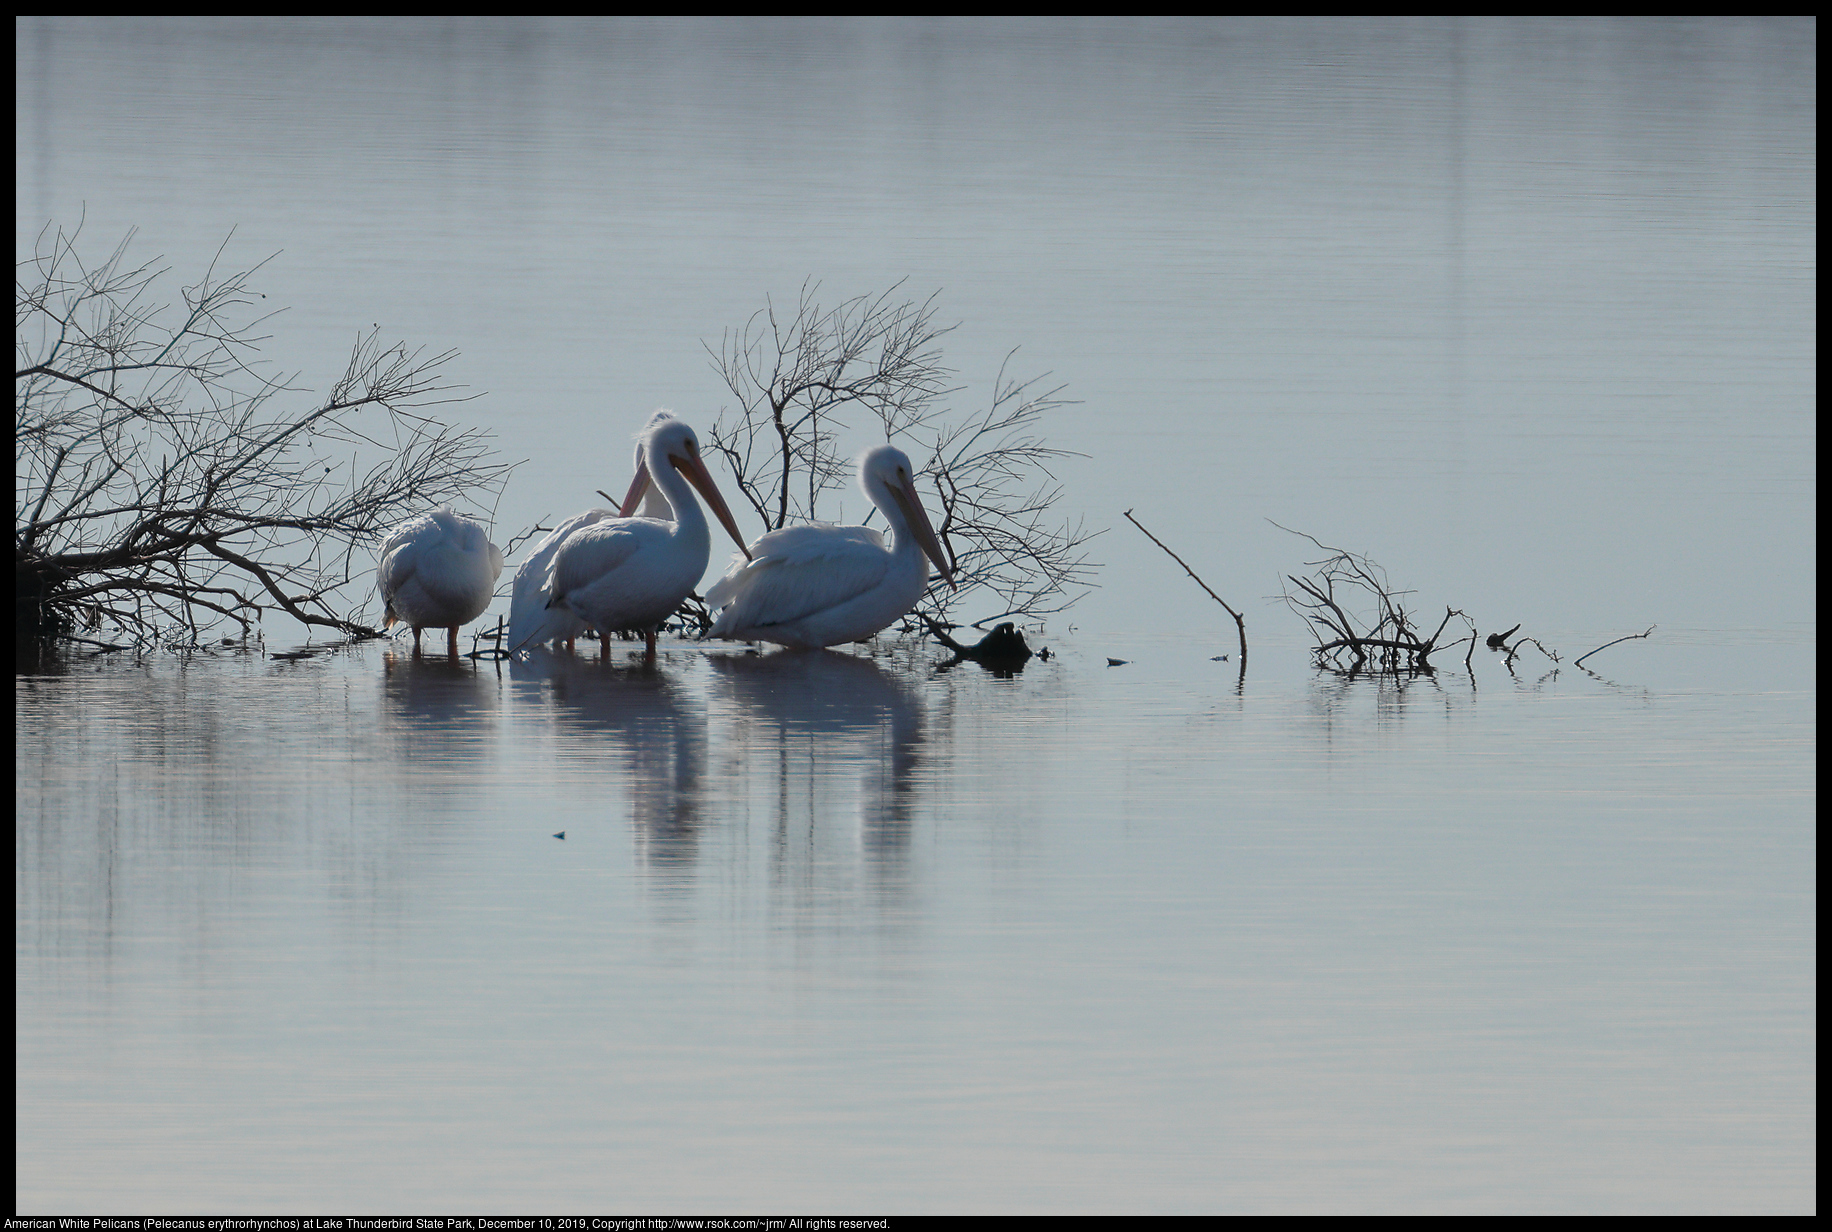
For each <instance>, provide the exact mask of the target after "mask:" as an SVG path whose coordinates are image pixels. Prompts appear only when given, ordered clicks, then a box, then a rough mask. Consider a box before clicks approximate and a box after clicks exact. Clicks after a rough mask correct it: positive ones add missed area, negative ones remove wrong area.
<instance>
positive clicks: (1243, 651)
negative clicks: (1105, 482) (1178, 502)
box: [1125, 509, 1247, 671]
mask: <svg viewBox="0 0 1832 1232" xmlns="http://www.w3.org/2000/svg"><path fill="white" fill-rule="evenodd" d="M1125 517H1126V520H1127V521H1128V522H1131V523H1132V524H1133V525H1134V526H1136V527H1138V528H1139V529H1140V530H1141V531H1144V533H1145V537H1146V538H1147V539H1149V540H1151V541H1152V542H1153V543H1155V544H1157V545H1158V546H1159V547H1160V548H1163V550H1164V554H1165V555H1166V556H1168V557H1170V558H1171V559H1172V560H1174V561H1176V562H1177V563H1178V564H1179V565H1183V571H1184V572H1185V573H1187V574H1189V575H1190V577H1192V578H1195V581H1196V585H1198V586H1200V587H1202V589H1204V590H1205V591H1208V595H1209V598H1211V599H1213V600H1215V602H1217V603H1219V604H1221V606H1222V608H1223V609H1224V610H1225V611H1226V612H1227V613H1228V615H1230V616H1232V617H1233V618H1234V626H1235V628H1236V629H1237V630H1239V632H1240V663H1241V669H1242V670H1243V671H1244V670H1245V669H1246V666H1247V622H1246V620H1245V618H1243V617H1242V616H1241V614H1240V613H1239V612H1237V611H1235V610H1234V609H1233V608H1232V607H1229V606H1228V601H1227V600H1226V599H1224V598H1222V597H1221V596H1220V595H1218V594H1216V593H1215V592H1214V591H1213V590H1211V589H1210V588H1209V584H1208V583H1207V582H1205V581H1203V580H1202V579H1201V578H1199V577H1196V571H1195V570H1194V569H1192V568H1190V567H1189V565H1187V564H1185V563H1184V560H1183V558H1182V557H1181V556H1179V555H1177V554H1176V553H1175V552H1173V551H1171V550H1170V549H1169V548H1167V547H1164V541H1163V540H1162V539H1159V538H1158V537H1157V536H1156V535H1154V534H1152V533H1151V532H1150V531H1148V530H1145V525H1144V523H1142V522H1140V521H1139V520H1138V519H1137V518H1135V517H1133V516H1132V510H1130V509H1128V510H1126V511H1125Z"/></svg>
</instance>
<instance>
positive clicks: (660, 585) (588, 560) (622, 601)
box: [510, 416, 744, 659]
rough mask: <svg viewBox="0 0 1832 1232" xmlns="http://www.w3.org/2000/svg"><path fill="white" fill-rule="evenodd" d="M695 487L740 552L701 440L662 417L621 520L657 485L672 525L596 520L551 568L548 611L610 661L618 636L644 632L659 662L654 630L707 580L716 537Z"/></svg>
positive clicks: (568, 541)
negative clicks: (584, 632) (582, 630)
mask: <svg viewBox="0 0 1832 1232" xmlns="http://www.w3.org/2000/svg"><path fill="white" fill-rule="evenodd" d="M690 482H691V483H692V484H693V487H695V488H698V489H699V490H700V494H701V495H702V496H704V497H705V498H706V503H707V504H708V505H710V506H711V507H712V511H713V513H714V514H715V515H717V517H718V519H719V521H720V523H721V524H723V525H724V527H725V529H726V532H727V533H729V534H730V535H731V537H732V540H733V541H734V542H736V543H737V544H738V545H739V546H740V547H742V546H743V544H744V536H743V535H741V534H739V532H738V524H737V523H736V522H734V521H733V520H732V514H731V510H730V509H728V508H726V506H725V498H724V497H722V496H720V495H719V489H718V486H717V485H716V484H714V483H713V481H712V475H711V474H710V473H708V471H707V470H706V464H705V463H704V462H702V461H701V460H700V441H699V438H698V437H696V436H695V435H694V434H693V429H692V428H690V427H688V426H687V425H686V424H685V423H682V422H681V421H680V420H678V419H675V418H673V417H672V416H669V417H666V418H663V417H661V416H656V417H655V418H653V419H651V420H650V421H649V425H648V426H647V427H646V428H644V429H643V435H642V465H641V466H639V467H638V468H637V471H636V478H635V480H634V481H632V482H631V484H630V491H629V495H627V496H625V497H624V499H623V505H622V507H621V509H620V510H619V513H620V514H625V515H627V514H628V512H629V511H630V510H633V509H635V508H636V506H637V504H638V503H639V502H640V501H641V500H642V498H643V495H644V494H645V493H646V491H647V490H648V487H649V485H651V484H653V485H654V486H655V487H656V488H658V489H660V491H661V494H662V497H663V499H665V500H666V501H667V502H668V506H669V508H670V509H671V510H672V512H673V514H674V518H673V520H672V521H665V520H661V519H657V518H633V517H628V516H620V517H615V518H598V519H596V520H593V521H590V522H588V523H585V524H583V525H579V526H577V527H575V528H574V529H573V530H572V532H571V533H570V534H568V535H566V536H565V538H564V539H563V540H562V541H561V542H560V543H559V545H558V546H557V547H556V548H555V549H554V551H553V555H552V557H551V558H550V560H549V561H548V566H547V578H546V582H545V584H544V586H543V588H542V590H543V592H544V594H545V604H544V606H545V607H546V609H547V610H548V611H549V612H551V611H552V610H553V609H556V608H563V609H565V610H566V611H569V612H571V613H572V615H573V616H575V617H576V618H577V619H578V620H580V621H582V622H583V625H589V626H590V627H591V628H593V629H596V630H597V631H598V637H599V640H600V642H601V644H602V646H603V649H604V653H605V654H606V655H609V654H610V652H611V634H612V633H613V632H614V631H616V630H618V629H641V630H642V631H643V641H644V651H645V657H646V658H649V659H653V658H654V657H655V627H656V626H657V625H659V624H661V622H662V621H664V620H666V619H668V617H670V616H672V615H673V614H674V611H675V609H676V608H678V607H680V605H681V600H683V599H685V598H686V597H687V596H688V595H690V594H692V593H693V588H694V587H695V586H696V585H697V584H698V583H699V581H700V576H701V575H702V574H704V573H705V572H706V558H707V556H708V554H709V553H710V552H711V550H712V536H711V534H710V532H709V531H708V530H707V526H706V515H705V514H703V513H701V512H700V506H699V503H698V502H697V501H695V500H694V499H693V491H692V489H691V488H689V487H688V486H687V485H688V484H689V483H690ZM582 516H585V515H582ZM556 533H557V532H556ZM543 627H545V626H543ZM581 627H583V626H581ZM537 633H538V630H537ZM535 635H536V634H531V635H530V636H531V637H532V636H535ZM525 644H532V642H528V643H516V644H514V645H512V646H511V647H510V649H511V650H512V651H514V650H520V649H522V648H523V645H525Z"/></svg>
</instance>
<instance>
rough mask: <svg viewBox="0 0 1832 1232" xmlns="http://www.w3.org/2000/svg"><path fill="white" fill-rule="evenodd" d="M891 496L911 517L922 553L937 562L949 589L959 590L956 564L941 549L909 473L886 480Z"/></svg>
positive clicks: (911, 528)
mask: <svg viewBox="0 0 1832 1232" xmlns="http://www.w3.org/2000/svg"><path fill="white" fill-rule="evenodd" d="M884 486H885V487H887V488H889V489H890V493H891V498H892V499H893V500H895V501H896V502H897V506H898V508H900V509H902V510H903V516H904V517H905V518H907V519H909V523H910V532H911V533H912V534H914V535H915V536H916V542H917V544H918V545H919V546H920V547H921V548H922V554H923V555H924V556H927V557H928V558H929V559H930V560H931V561H933V562H934V563H935V567H936V568H937V569H940V570H941V578H942V581H944V582H946V583H947V584H948V589H949V590H958V589H960V588H959V587H958V586H956V585H955V584H954V566H952V565H950V564H949V563H948V556H947V553H945V552H943V551H942V550H941V540H940V539H938V538H936V537H935V528H934V527H933V526H932V525H930V524H929V513H928V510H926V509H924V508H923V507H922V498H921V497H920V496H918V495H916V485H915V483H913V482H912V481H911V479H910V477H909V476H908V475H899V476H898V477H897V479H896V480H894V481H889V482H886V484H885V485H884Z"/></svg>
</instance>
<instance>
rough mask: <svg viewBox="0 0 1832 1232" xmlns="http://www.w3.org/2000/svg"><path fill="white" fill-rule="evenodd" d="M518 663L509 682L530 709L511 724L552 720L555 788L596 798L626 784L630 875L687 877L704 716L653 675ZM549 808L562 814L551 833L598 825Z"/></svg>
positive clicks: (570, 661) (540, 654)
mask: <svg viewBox="0 0 1832 1232" xmlns="http://www.w3.org/2000/svg"><path fill="white" fill-rule="evenodd" d="M523 655H524V656H525V657H523V658H518V659H513V660H511V661H510V664H509V673H510V678H511V680H512V681H514V687H515V690H516V693H517V694H518V696H521V697H522V698H523V699H524V700H526V701H533V702H536V703H537V704H535V705H530V706H520V707H518V720H517V721H518V723H519V722H522V721H524V720H523V719H522V718H521V717H520V716H521V715H533V716H536V718H535V720H534V721H536V722H538V721H539V717H538V716H540V715H542V714H545V715H548V716H550V717H551V723H552V729H551V732H550V742H551V745H552V747H553V748H554V749H555V750H556V752H557V754H558V760H559V762H560V766H561V768H560V769H559V770H558V771H556V773H555V778H556V779H559V780H563V781H564V780H571V781H573V782H574V783H577V784H580V785H582V786H584V787H586V788H587V789H588V790H587V792H586V794H587V795H588V796H590V797H594V798H595V797H601V796H602V795H603V794H604V788H605V785H606V784H607V783H617V782H622V783H624V784H627V785H628V788H629V799H630V828H631V832H632V835H633V837H634V841H635V843H636V850H637V863H638V865H639V866H641V867H645V868H648V869H649V870H651V871H654V872H673V873H681V874H685V873H687V872H690V871H691V868H692V866H693V863H694V861H695V860H696V858H697V856H698V852H699V828H700V811H701V791H700V781H701V779H702V777H703V776H704V774H705V769H706V720H705V716H704V714H703V713H702V712H701V711H700V709H699V708H698V707H697V706H693V705H691V704H687V703H684V701H683V699H682V697H681V689H680V685H679V683H678V681H676V680H675V679H674V678H673V677H672V676H671V675H670V674H669V673H668V672H666V671H663V670H661V669H660V668H658V667H654V666H648V665H639V666H629V667H615V666H612V665H609V664H605V663H602V662H600V661H598V660H595V659H579V658H576V657H574V656H573V655H569V654H554V653H552V652H550V651H548V650H546V649H545V648H538V647H537V648H533V649H529V650H525V651H524V652H523ZM531 694H532V696H531ZM569 794H570V793H569ZM557 807H559V808H561V809H563V810H565V813H563V814H561V815H557V816H555V817H553V818H552V819H551V820H552V821H553V823H554V824H553V825H552V827H550V828H551V829H554V830H560V829H574V828H577V829H584V828H585V827H586V826H588V825H590V824H592V823H593V822H594V821H596V820H597V819H598V815H596V814H595V812H593V811H592V810H589V809H588V810H584V812H585V815H578V814H579V812H580V811H581V810H577V809H574V808H569V807H568V806H567V805H564V804H558V805H557ZM566 813H571V814H573V815H565V814H566Z"/></svg>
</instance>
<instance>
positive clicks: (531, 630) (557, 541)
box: [508, 411, 674, 650]
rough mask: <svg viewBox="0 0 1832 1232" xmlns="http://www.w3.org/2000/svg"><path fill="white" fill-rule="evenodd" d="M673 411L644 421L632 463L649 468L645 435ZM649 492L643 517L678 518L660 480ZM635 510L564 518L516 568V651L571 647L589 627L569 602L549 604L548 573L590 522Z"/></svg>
mask: <svg viewBox="0 0 1832 1232" xmlns="http://www.w3.org/2000/svg"><path fill="white" fill-rule="evenodd" d="M673 418H674V413H673V412H672V411H657V412H655V414H653V415H651V416H650V417H649V422H648V423H646V424H644V425H643V430H642V431H641V432H638V433H637V434H636V456H635V458H634V459H633V460H632V461H631V463H630V465H631V467H632V468H633V469H634V470H635V471H636V472H637V473H638V474H640V473H641V472H642V469H643V459H642V451H643V439H644V437H645V436H647V435H648V433H649V430H650V429H652V428H654V427H655V426H656V425H658V424H659V423H661V421H662V420H664V419H673ZM645 487H646V489H647V491H646V496H645V499H644V500H643V504H642V516H643V517H645V518H652V519H654V520H655V521H658V522H672V521H673V520H674V510H673V509H672V508H670V507H669V505H668V502H667V500H666V499H665V498H663V496H662V494H661V489H660V488H657V487H656V486H655V485H654V484H647V485H645ZM627 503H628V502H627V501H626V504H627ZM628 512H630V510H628V509H624V510H617V509H587V510H586V511H585V512H584V513H575V514H574V515H573V516H572V517H570V518H567V519H566V520H565V521H564V522H562V523H560V524H559V525H558V526H556V527H554V528H553V531H552V532H551V533H550V534H549V535H548V536H547V537H546V538H545V539H543V540H541V541H540V542H539V543H537V544H536V545H535V547H534V551H533V552H531V553H530V554H529V556H528V559H527V560H524V561H523V562H522V565H521V568H519V569H517V570H516V571H515V584H514V586H513V588H512V589H511V592H510V596H509V643H508V644H509V645H510V646H511V647H513V648H514V649H516V650H521V649H523V648H526V647H533V646H544V645H546V644H547V643H548V642H564V643H565V644H566V649H567V650H571V649H572V647H573V639H574V638H576V637H578V636H579V634H581V633H583V632H585V622H584V621H583V620H580V619H579V618H578V617H577V616H575V615H573V612H572V609H571V608H569V607H565V606H554V607H548V606H547V600H548V599H549V598H550V597H551V596H550V595H549V594H548V593H547V572H548V569H549V567H550V566H551V565H552V564H553V557H554V553H556V552H558V551H559V550H560V545H561V544H562V543H565V542H566V540H567V539H568V538H569V537H570V536H571V535H572V533H573V532H574V531H576V530H579V529H580V528H581V527H586V526H590V525H592V524H593V523H595V522H605V521H609V520H610V519H612V518H615V517H618V516H620V515H621V514H624V513H628Z"/></svg>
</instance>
